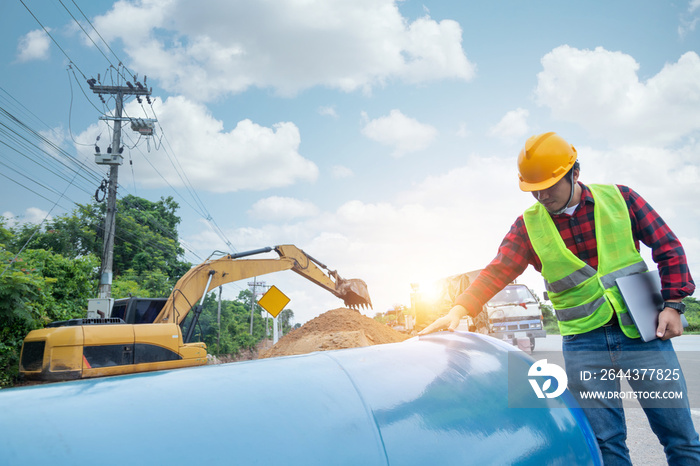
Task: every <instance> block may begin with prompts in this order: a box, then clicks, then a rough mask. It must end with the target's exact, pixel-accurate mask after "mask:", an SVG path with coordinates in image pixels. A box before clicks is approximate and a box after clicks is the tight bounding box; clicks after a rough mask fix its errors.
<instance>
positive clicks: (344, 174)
mask: <svg viewBox="0 0 700 466" xmlns="http://www.w3.org/2000/svg"><path fill="white" fill-rule="evenodd" d="M353 175H354V173H353V171H352V170H351V169H350V168H348V167H345V166H343V165H335V166H334V167H333V168H332V169H331V176H333V178H350V177H351V176H353Z"/></svg>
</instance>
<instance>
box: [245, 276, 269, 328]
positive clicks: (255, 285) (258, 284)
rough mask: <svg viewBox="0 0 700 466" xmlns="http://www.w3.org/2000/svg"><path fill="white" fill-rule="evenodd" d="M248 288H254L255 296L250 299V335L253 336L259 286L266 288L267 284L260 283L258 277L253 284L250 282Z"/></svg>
mask: <svg viewBox="0 0 700 466" xmlns="http://www.w3.org/2000/svg"><path fill="white" fill-rule="evenodd" d="M248 286H250V287H252V288H253V296H252V298H251V299H250V334H251V335H252V334H253V317H254V313H253V312H254V311H255V303H256V301H255V297H256V296H257V295H258V293H257V289H258V287H259V286H262V287H264V286H265V282H259V281H258V277H254V278H253V281H252V282H248Z"/></svg>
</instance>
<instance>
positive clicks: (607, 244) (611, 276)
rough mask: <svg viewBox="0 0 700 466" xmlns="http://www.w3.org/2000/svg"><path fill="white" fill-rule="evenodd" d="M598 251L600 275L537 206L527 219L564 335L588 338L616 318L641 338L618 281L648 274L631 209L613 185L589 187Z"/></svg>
mask: <svg viewBox="0 0 700 466" xmlns="http://www.w3.org/2000/svg"><path fill="white" fill-rule="evenodd" d="M589 189H590V190H591V194H592V195H593V199H594V200H595V207H594V210H593V215H594V220H595V234H596V240H597V246H598V270H595V269H594V268H593V267H591V266H590V265H588V264H586V263H585V262H584V261H582V260H581V259H579V258H578V257H576V255H575V254H574V253H573V252H571V251H570V250H569V249H568V248H567V247H566V245H565V244H564V240H563V239H562V237H561V235H560V234H559V231H558V230H557V227H556V225H555V224H554V221H553V220H552V217H551V216H550V214H549V212H547V209H545V208H544V206H543V205H542V204H540V203H539V202H538V203H536V204H535V205H533V206H532V207H530V208H529V209H527V210H526V211H525V213H524V214H523V219H524V220H525V226H526V227H527V234H528V236H529V237H530V242H531V243H532V247H533V249H534V250H535V253H536V254H537V256H538V257H539V258H540V261H541V262H542V276H543V277H544V279H545V287H546V290H547V292H548V293H549V299H550V300H551V301H552V305H553V306H554V310H555V313H556V315H557V319H558V321H559V322H558V323H559V330H560V331H561V334H562V335H577V334H580V333H585V332H590V331H591V330H594V329H596V328H598V327H601V326H603V325H605V324H606V323H607V322H608V321H609V320H610V318H611V317H612V315H613V312H615V313H617V318H618V321H619V323H620V327H621V328H622V331H623V333H624V334H625V335H627V336H628V337H630V338H639V332H638V331H637V328H636V327H635V326H634V322H632V318H631V317H630V315H629V312H628V311H627V307H626V306H625V303H624V300H623V299H622V295H621V294H620V290H619V289H618V288H617V285H616V284H615V280H616V279H618V278H620V277H624V276H626V275H632V274H634V273H640V272H646V270H647V266H646V264H645V263H644V259H642V256H641V255H640V254H639V251H637V248H636V247H635V244H634V238H633V237H632V222H631V220H630V216H629V211H628V210H627V204H626V203H625V200H624V198H623V197H622V194H621V193H620V190H619V189H618V188H617V187H616V186H614V185H590V186H589Z"/></svg>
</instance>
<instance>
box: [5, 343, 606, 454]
mask: <svg viewBox="0 0 700 466" xmlns="http://www.w3.org/2000/svg"><path fill="white" fill-rule="evenodd" d="M532 363H533V360H532V359H531V358H530V357H529V356H526V355H525V353H523V352H521V351H518V350H516V349H514V348H513V347H511V346H509V345H506V344H503V343H502V342H500V341H498V340H495V339H493V338H490V337H486V336H483V335H478V334H467V333H460V332H455V333H448V332H443V333H439V334H432V335H428V336H425V337H417V338H412V339H410V340H407V341H405V342H402V343H395V344H387V345H376V346H370V347H365V348H355V349H347V350H338V351H327V352H318V353H311V354H307V355H303V356H289V357H283V358H274V359H265V360H257V361H248V362H239V363H233V364H223V365H216V366H201V367H195V368H187V369H176V370H171V371H162V372H150V373H144V374H136V375H127V376H116V377H105V378H97V379H85V380H78V381H74V382H63V383H54V384H47V385H39V386H32V387H24V388H13V389H6V390H0V463H2V464H8V465H16V464H52V465H63V464H66V465H81V464H85V465H95V464H100V465H107V464H162V465H179V464H187V465H193V464H201V465H216V464H226V465H231V464H237V465H238V464H240V465H252V464H260V465H276V464H280V465H288V464H303V465H340V464H347V465H362V466H364V465H412V464H421V465H426V464H430V465H450V464H460V465H463V464H478V465H485V464H497V465H505V464H520V465H530V464H531V465H538V466H540V465H546V464H575V465H585V464H593V465H598V464H602V463H601V460H600V455H599V452H598V449H597V446H596V443H595V438H594V437H593V434H592V432H591V430H590V427H589V425H588V423H587V422H586V420H585V418H584V417H583V415H582V413H581V411H580V409H579V408H578V407H577V406H576V404H575V402H574V401H573V399H572V398H571V396H570V394H569V393H568V392H565V393H564V395H562V396H560V397H557V398H551V399H546V400H538V399H537V398H536V397H534V395H533V389H532V387H531V386H530V384H529V383H528V381H527V380H525V379H524V378H525V377H526V376H527V371H528V368H529V367H530V366H531V365H532ZM525 397H530V398H534V399H535V401H534V402H533V404H531V405H530V404H528V405H527V406H525V407H523V406H522V405H518V406H519V407H513V406H514V403H516V404H517V403H519V402H521V401H522V400H523V399H525ZM540 402H541V404H539V405H536V403H540ZM528 403H530V402H528Z"/></svg>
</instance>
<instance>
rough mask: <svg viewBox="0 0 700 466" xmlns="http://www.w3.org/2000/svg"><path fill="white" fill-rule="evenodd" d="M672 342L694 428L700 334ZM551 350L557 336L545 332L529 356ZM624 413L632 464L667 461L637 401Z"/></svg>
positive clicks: (698, 416) (698, 412)
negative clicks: (683, 381)
mask: <svg viewBox="0 0 700 466" xmlns="http://www.w3.org/2000/svg"><path fill="white" fill-rule="evenodd" d="M672 341H673V347H674V348H675V349H676V354H677V355H678V360H679V361H680V363H681V368H682V369H683V374H684V375H685V379H686V383H687V385H688V399H689V400H690V407H691V413H692V416H693V421H694V422H695V429H696V430H697V429H698V427H699V426H700V335H683V336H680V337H676V338H674V339H673V340H672ZM551 351H561V336H560V335H548V336H547V337H546V338H539V339H537V340H536V343H535V351H534V352H533V354H532V357H533V358H535V359H537V356H538V354H539V355H546V354H547V352H551ZM625 416H626V418H627V447H628V448H629V450H630V456H631V458H632V462H633V464H634V465H654V466H656V465H660V464H666V455H665V454H664V451H663V447H662V446H661V444H660V443H659V441H658V439H657V438H656V435H654V433H653V432H652V431H651V428H650V427H649V423H648V421H647V418H646V416H645V415H644V410H642V409H641V407H640V406H639V403H638V402H637V401H630V402H629V403H626V404H625Z"/></svg>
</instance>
